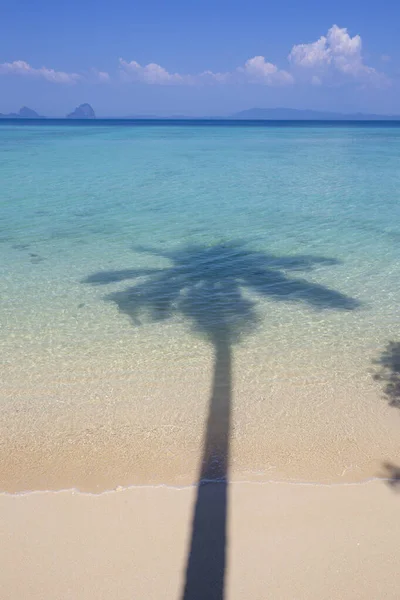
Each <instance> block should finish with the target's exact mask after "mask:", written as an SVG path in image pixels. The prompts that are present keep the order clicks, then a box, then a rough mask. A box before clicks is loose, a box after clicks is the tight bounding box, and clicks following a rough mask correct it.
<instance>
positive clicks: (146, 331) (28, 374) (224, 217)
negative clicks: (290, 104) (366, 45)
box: [0, 121, 400, 491]
mask: <svg viewBox="0 0 400 600" xmlns="http://www.w3.org/2000/svg"><path fill="white" fill-rule="evenodd" d="M0 177H1V191H0V194H1V195H0V202H1V209H0V252H1V262H0V273H1V290H2V291H1V311H0V349H1V361H2V366H1V370H2V387H1V392H0V402H1V405H2V409H1V416H0V479H1V489H3V490H11V491H15V490H26V489H43V488H52V489H59V488H65V487H78V488H80V489H91V490H101V489H110V488H114V487H116V486H118V485H131V484H136V483H157V484H158V483H173V484H184V483H188V482H189V483H190V482H192V481H195V479H196V473H197V467H198V461H199V456H200V453H201V440H202V432H203V429H204V422H205V418H206V413H207V403H208V397H209V394H210V386H211V380H212V372H213V348H212V343H211V342H210V339H211V338H210V336H211V337H212V335H213V332H215V331H218V330H219V329H221V327H224V328H227V329H228V330H229V332H230V334H231V333H232V335H231V344H232V348H233V357H234V358H233V382H232V393H233V409H232V419H233V426H232V456H231V463H232V469H231V470H232V477H233V478H235V477H236V478H237V479H256V480H265V479H289V480H295V481H300V480H301V481H320V482H327V481H339V482H341V481H359V480H361V479H364V478H366V477H371V476H375V475H379V471H380V468H381V465H382V463H383V462H384V461H386V460H394V461H396V459H397V458H398V455H399V454H400V413H399V414H398V412H399V411H396V409H393V408H391V407H389V405H388V402H387V399H386V398H385V396H384V394H383V390H382V386H380V384H379V382H376V381H374V380H373V377H372V374H373V371H374V368H375V367H374V364H373V361H374V360H375V359H376V358H379V355H380V353H381V352H382V351H383V350H384V349H385V347H386V345H387V344H388V342H389V341H390V340H397V339H399V338H400V323H399V304H400V278H399V268H400V127H398V126H397V125H396V124H391V123H385V124H378V123H338V124H334V123H330V124H328V123H325V124H321V123H301V124H295V123H281V124H279V123H278V124H276V123H275V124H274V123H264V124H262V123H242V122H240V123H239V122H236V123H228V122H221V123H219V122H211V123H210V122H208V123H201V122H177V123H171V122H156V123H146V122H131V123H127V122H118V121H115V122H101V121H96V122H94V123H87V122H84V123H70V122H35V123H32V122H29V123H27V122H19V123H16V122H0ZM221 323H222V324H221ZM233 332H234V335H233Z"/></svg>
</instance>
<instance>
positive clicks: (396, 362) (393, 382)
mask: <svg viewBox="0 0 400 600" xmlns="http://www.w3.org/2000/svg"><path fill="white" fill-rule="evenodd" d="M373 364H374V365H375V366H376V367H377V368H376V370H375V372H374V374H373V378H374V379H375V381H379V382H381V383H382V384H383V393H384V395H385V398H386V399H387V401H388V403H389V406H393V407H394V408H400V342H393V341H390V342H389V343H388V344H387V346H386V348H385V349H384V351H383V352H382V354H381V355H380V357H379V358H378V359H377V360H374V361H373ZM383 467H384V469H385V472H384V473H383V477H384V478H385V479H386V480H387V482H388V484H389V485H390V486H391V487H392V488H393V489H395V490H397V491H400V468H399V467H397V466H396V465H393V464H391V463H388V462H385V463H383Z"/></svg>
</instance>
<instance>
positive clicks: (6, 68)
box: [0, 60, 82, 84]
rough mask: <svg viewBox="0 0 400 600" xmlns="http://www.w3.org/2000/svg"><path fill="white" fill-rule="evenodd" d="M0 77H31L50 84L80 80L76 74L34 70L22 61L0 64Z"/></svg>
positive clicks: (43, 69)
mask: <svg viewBox="0 0 400 600" xmlns="http://www.w3.org/2000/svg"><path fill="white" fill-rule="evenodd" d="M0 75H21V76H23V77H33V78H36V79H45V80H46V81H51V82H52V83H66V84H74V83H77V82H78V81H80V80H81V79H82V77H81V75H78V74H77V73H64V72H63V71H55V70H54V69H48V68H47V67H40V69H35V68H34V67H31V65H30V64H29V63H27V62H25V61H24V60H14V62H11V63H2V64H0Z"/></svg>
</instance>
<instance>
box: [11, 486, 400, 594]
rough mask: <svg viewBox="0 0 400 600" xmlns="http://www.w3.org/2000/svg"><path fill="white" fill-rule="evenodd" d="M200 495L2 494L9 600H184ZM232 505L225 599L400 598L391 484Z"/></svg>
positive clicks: (248, 493) (241, 491) (398, 536)
mask: <svg viewBox="0 0 400 600" xmlns="http://www.w3.org/2000/svg"><path fill="white" fill-rule="evenodd" d="M214 485H217V484H214ZM194 491H195V489H194V488H184V489H173V488H167V487H158V488H151V487H137V488H130V489H124V490H120V491H115V492H107V493H103V494H100V495H91V494H82V493H77V492H73V491H62V492H34V493H30V494H26V495H6V494H3V495H1V496H0V532H1V539H2V544H1V546H0V565H1V569H0V588H1V590H2V598H4V599H5V600H20V599H21V598H29V599H30V600H54V599H55V598H57V600H67V599H72V598H73V599H74V600H102V599H104V600H106V599H107V600H109V599H110V598H114V599H115V600H132V598H138V599H139V598H146V599H148V600H159V599H160V598H168V599H171V600H172V599H175V598H176V599H179V598H181V597H182V588H183V585H184V578H185V565H186V559H187V549H188V544H189V536H190V522H191V515H192V508H193V502H194ZM229 498H230V500H229V518H228V532H227V533H228V536H227V568H226V572H225V596H224V599H225V600H242V599H243V598H252V599H254V600H265V599H266V598H282V599H286V598H287V599H291V598H296V599H297V600H309V599H314V598H315V599H316V600H324V599H334V598H335V599H336V598H346V600H356V599H360V600H361V599H362V600H376V598H382V599H393V600H394V599H397V598H398V597H399V581H398V570H399V555H398V547H399V540H400V519H399V508H400V495H399V494H397V493H396V488H395V487H393V486H390V485H388V484H387V482H384V481H382V480H375V481H372V482H369V483H364V484H353V485H333V486H324V485H318V486H315V485H300V484H287V483H266V484H255V483H252V484H250V483H248V484H246V483H237V484H232V485H230V495H229Z"/></svg>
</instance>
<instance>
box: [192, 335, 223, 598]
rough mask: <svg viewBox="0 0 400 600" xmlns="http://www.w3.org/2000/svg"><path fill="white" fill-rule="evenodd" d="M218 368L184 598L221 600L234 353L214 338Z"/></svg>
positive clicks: (194, 517)
mask: <svg viewBox="0 0 400 600" xmlns="http://www.w3.org/2000/svg"><path fill="white" fill-rule="evenodd" d="M213 342H214V347H215V367H214V379H213V387H212V394H211V398H210V405H209V412H208V419H207V428H206V433H205V440H204V446H203V456H202V463H201V469H200V476H199V479H198V484H197V497H196V504H195V508H194V512H193V521H192V535H191V542H190V549H189V553H188V559H187V564H186V581H185V587H184V592H183V595H182V600H204V599H205V598H207V600H223V598H224V579H225V566H226V546H227V543H226V542H227V509H228V468H229V428H230V410H231V408H230V404H231V387H232V383H231V379H232V375H231V371H232V364H231V363H232V352H231V346H230V342H229V337H228V335H227V333H226V332H223V334H222V335H221V332H219V336H218V338H217V337H215V338H214V339H213Z"/></svg>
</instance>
